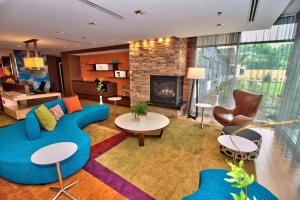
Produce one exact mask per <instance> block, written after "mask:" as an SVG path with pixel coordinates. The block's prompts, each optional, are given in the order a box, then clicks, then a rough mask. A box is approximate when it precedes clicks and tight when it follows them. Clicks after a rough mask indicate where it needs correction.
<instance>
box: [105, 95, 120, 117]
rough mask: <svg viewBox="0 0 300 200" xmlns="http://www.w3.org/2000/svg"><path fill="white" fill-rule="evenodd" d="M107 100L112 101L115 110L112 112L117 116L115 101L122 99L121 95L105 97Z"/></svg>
mask: <svg viewBox="0 0 300 200" xmlns="http://www.w3.org/2000/svg"><path fill="white" fill-rule="evenodd" d="M107 100H109V101H114V105H115V106H114V107H115V112H114V113H113V115H114V116H117V115H118V113H117V101H120V100H122V97H109V98H107Z"/></svg>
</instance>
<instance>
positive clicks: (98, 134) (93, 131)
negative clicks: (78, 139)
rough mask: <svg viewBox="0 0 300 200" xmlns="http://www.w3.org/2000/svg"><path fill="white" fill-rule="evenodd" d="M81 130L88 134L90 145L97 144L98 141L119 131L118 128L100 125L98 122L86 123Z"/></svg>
mask: <svg viewBox="0 0 300 200" xmlns="http://www.w3.org/2000/svg"><path fill="white" fill-rule="evenodd" d="M83 130H84V131H86V132H87V133H88V134H89V136H90V139H91V146H93V145H95V144H98V143H100V142H102V141H104V140H106V139H108V138H111V137H112V136H114V135H116V134H118V133H120V131H118V130H115V129H111V128H107V127H104V126H100V125H98V124H91V125H88V126H86V127H85V128H84V129H83Z"/></svg>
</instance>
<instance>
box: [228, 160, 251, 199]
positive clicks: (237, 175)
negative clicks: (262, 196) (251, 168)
mask: <svg viewBox="0 0 300 200" xmlns="http://www.w3.org/2000/svg"><path fill="white" fill-rule="evenodd" d="M227 163H228V165H229V166H230V168H231V171H229V172H228V173H227V174H226V175H227V176H229V177H230V178H225V179H224V180H225V181H227V182H229V183H232V185H231V186H232V187H234V188H239V189H241V191H240V194H234V193H230V194H231V196H232V197H233V199H234V200H250V199H251V198H249V197H248V194H247V186H248V185H251V184H252V183H253V181H254V176H253V175H249V174H248V173H247V172H246V171H245V170H244V163H243V161H242V160H241V161H240V162H239V164H238V165H235V164H233V163H232V162H227ZM253 200H256V198H255V196H253Z"/></svg>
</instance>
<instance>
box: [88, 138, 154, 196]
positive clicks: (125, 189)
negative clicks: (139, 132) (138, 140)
mask: <svg viewBox="0 0 300 200" xmlns="http://www.w3.org/2000/svg"><path fill="white" fill-rule="evenodd" d="M126 138H127V137H126V135H124V134H122V133H120V134H117V135H115V136H113V137H111V138H108V139H106V140H104V141H103V142H100V143H98V144H96V145H94V146H93V147H92V148H91V155H90V159H89V161H88V163H87V164H86V165H85V166H84V170H86V171H87V172H88V173H90V174H92V175H93V176H95V177H96V178H98V179H99V180H101V181H102V182H104V183H106V184H107V185H109V186H110V187H112V188H113V189H115V190H116V191H118V192H119V193H120V194H122V195H123V196H125V197H126V198H128V199H130V200H150V199H151V200H152V199H154V198H152V197H151V196H150V195H148V194H147V193H145V192H144V191H143V190H141V189H139V188H138V187H136V186H135V185H133V184H132V183H130V182H128V181H127V180H125V179H124V178H122V177H121V176H119V175H118V174H116V173H114V172H113V171H111V170H110V169H108V168H106V167H105V166H103V165H101V164H100V163H98V162H97V161H95V160H94V159H95V158H97V157H99V156H100V155H102V154H104V153H105V152H106V151H108V150H109V149H111V148H112V147H114V146H116V145H117V144H119V143H120V142H122V141H124V140H125V139H126Z"/></svg>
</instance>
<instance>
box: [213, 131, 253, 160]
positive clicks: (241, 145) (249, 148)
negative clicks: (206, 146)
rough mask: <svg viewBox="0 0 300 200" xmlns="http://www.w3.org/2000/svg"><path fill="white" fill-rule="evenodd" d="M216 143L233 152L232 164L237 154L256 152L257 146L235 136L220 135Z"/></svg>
mask: <svg viewBox="0 0 300 200" xmlns="http://www.w3.org/2000/svg"><path fill="white" fill-rule="evenodd" d="M218 142H219V143H220V145H223V146H224V147H226V148H228V149H230V150H232V151H233V152H234V155H233V162H234V163H235V162H236V155H237V153H243V154H247V153H251V152H254V151H256V150H257V146H256V144H255V143H254V142H252V141H251V140H248V139H247V138H244V137H240V136H237V135H232V136H230V135H221V136H219V137H218Z"/></svg>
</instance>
